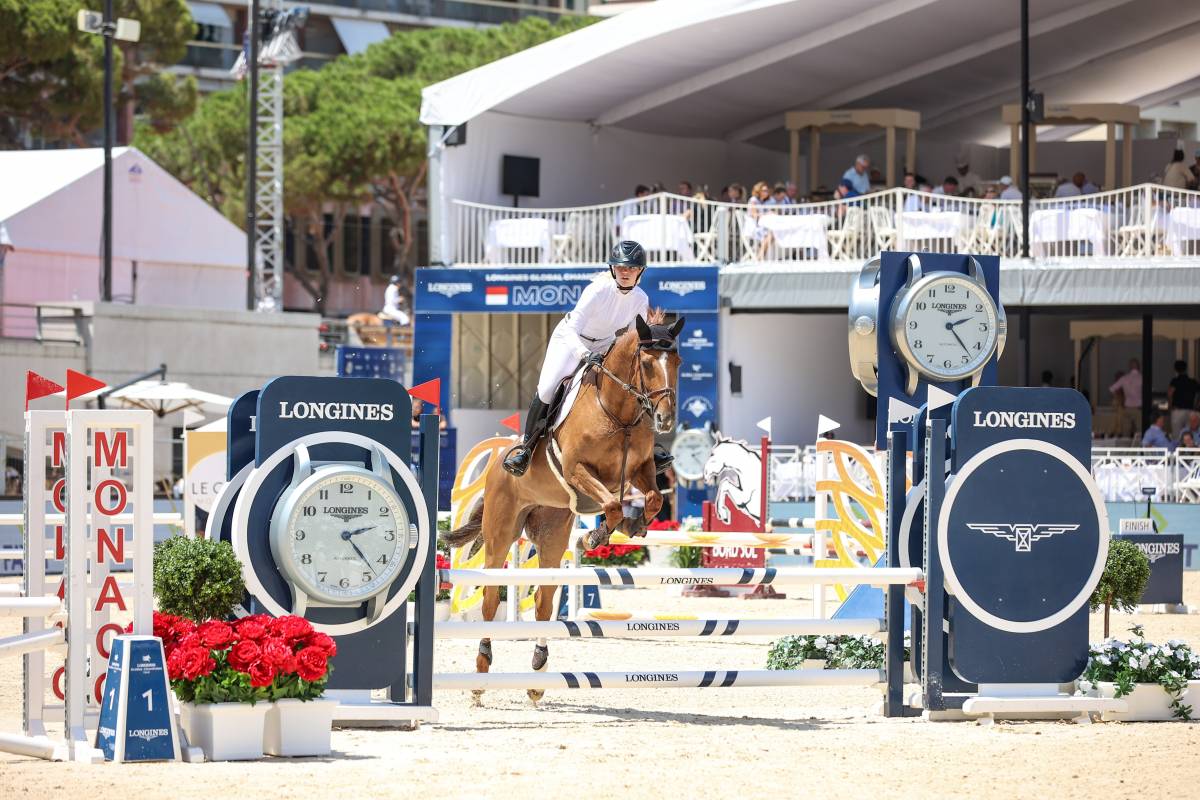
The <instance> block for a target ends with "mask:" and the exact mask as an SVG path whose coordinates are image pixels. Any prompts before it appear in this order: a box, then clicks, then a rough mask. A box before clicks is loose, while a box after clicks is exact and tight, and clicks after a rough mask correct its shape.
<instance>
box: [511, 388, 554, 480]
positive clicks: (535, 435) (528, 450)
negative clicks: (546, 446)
mask: <svg viewBox="0 0 1200 800" xmlns="http://www.w3.org/2000/svg"><path fill="white" fill-rule="evenodd" d="M549 410H550V407H549V406H547V405H546V404H545V403H543V402H542V399H541V398H540V397H538V396H537V395H536V394H535V395H534V396H533V402H532V403H530V405H529V413H528V414H527V415H526V417H525V436H524V438H523V439H522V440H521V443H520V444H518V445H516V446H515V447H513V448H512V450H510V451H509V452H508V455H507V456H506V457H505V459H504V468H505V469H506V470H508V471H509V472H511V473H512V474H513V475H516V476H517V477H518V478H519V477H521V476H522V475H524V474H525V470H527V469H529V462H530V460H531V459H532V458H533V449H534V448H535V447H537V443H538V439H540V438H542V434H543V433H545V431H546V412H548V411H549Z"/></svg>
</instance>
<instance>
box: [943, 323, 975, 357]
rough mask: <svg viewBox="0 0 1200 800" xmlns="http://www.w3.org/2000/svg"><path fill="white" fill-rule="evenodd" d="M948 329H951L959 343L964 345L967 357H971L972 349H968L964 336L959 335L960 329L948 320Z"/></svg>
mask: <svg viewBox="0 0 1200 800" xmlns="http://www.w3.org/2000/svg"><path fill="white" fill-rule="evenodd" d="M946 330H948V331H950V332H951V333H952V334H954V338H955V339H956V340H958V343H959V345H961V346H962V349H963V352H965V353H966V354H967V357H968V358H969V357H970V355H971V351H970V350H968V349H967V345H966V344H964V343H963V340H962V337H961V336H959V335H958V331H956V330H954V326H953V325H951V324H950V323H949V322H947V323H946Z"/></svg>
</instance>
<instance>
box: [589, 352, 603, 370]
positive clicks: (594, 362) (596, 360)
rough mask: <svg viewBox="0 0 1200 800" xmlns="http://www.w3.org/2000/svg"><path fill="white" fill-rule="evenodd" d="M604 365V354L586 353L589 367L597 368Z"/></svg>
mask: <svg viewBox="0 0 1200 800" xmlns="http://www.w3.org/2000/svg"><path fill="white" fill-rule="evenodd" d="M603 363H604V353H588V354H587V364H588V366H589V367H598V366H600V365H601V364H603Z"/></svg>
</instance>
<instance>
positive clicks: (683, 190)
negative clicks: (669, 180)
mask: <svg viewBox="0 0 1200 800" xmlns="http://www.w3.org/2000/svg"><path fill="white" fill-rule="evenodd" d="M695 193H696V192H695V189H693V188H692V182H691V181H680V182H679V185H678V186H676V187H675V194H678V195H682V196H683V197H691V196H692V195H693V194H695ZM667 213H668V214H676V215H678V216H681V217H683V218H684V219H686V220H690V219H691V218H692V204H691V203H688V202H687V201H685V200H680V199H679V198H678V197H672V198H671V199H670V200H669V201H667Z"/></svg>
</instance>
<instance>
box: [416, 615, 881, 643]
mask: <svg viewBox="0 0 1200 800" xmlns="http://www.w3.org/2000/svg"><path fill="white" fill-rule="evenodd" d="M883 630H884V626H883V620H881V619H850V620H824V619H678V620H676V619H640V620H635V619H626V620H580V621H578V622H572V621H565V620H551V621H549V622H439V623H438V624H437V625H436V626H435V627H434V629H433V636H434V638H435V639H493V640H497V641H504V640H508V641H516V640H523V639H574V638H581V639H644V638H651V639H652V638H658V637H664V636H691V637H722V636H788V635H809V636H833V635H838V634H848V635H857V634H878V633H881V632H882V631H883Z"/></svg>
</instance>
